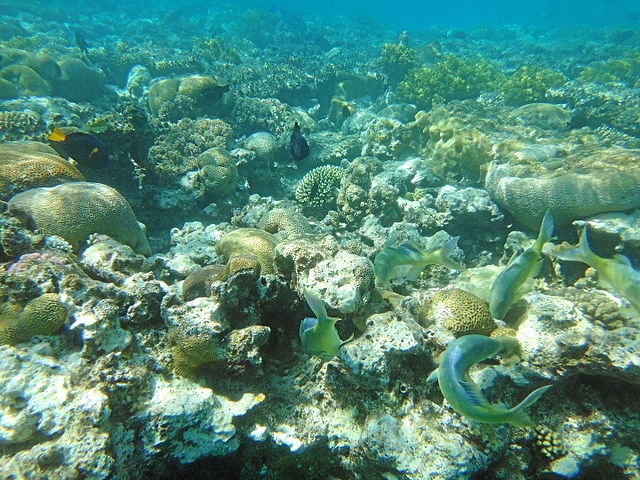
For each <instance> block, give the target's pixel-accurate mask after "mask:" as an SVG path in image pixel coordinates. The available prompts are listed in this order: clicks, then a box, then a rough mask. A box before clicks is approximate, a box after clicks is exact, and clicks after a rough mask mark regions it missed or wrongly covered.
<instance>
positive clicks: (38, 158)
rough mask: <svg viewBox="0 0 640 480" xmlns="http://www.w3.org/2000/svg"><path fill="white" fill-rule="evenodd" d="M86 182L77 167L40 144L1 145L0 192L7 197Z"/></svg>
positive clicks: (12, 143) (22, 142)
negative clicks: (69, 183)
mask: <svg viewBox="0 0 640 480" xmlns="http://www.w3.org/2000/svg"><path fill="white" fill-rule="evenodd" d="M77 180H84V177H83V176H82V174H81V173H80V172H79V171H78V169H77V168H76V167H74V166H73V165H71V164H70V163H69V162H67V161H66V160H65V159H64V158H62V157H60V155H58V154H57V153H56V151H55V150H54V149H53V148H51V147H50V146H48V145H46V144H44V143H40V142H27V141H21V142H9V143H5V144H2V145H0V191H1V192H2V196H3V197H5V196H8V195H11V194H14V193H18V192H21V191H23V190H27V189H29V188H33V187H47V186H52V185H57V184H59V183H63V182H72V181H77Z"/></svg>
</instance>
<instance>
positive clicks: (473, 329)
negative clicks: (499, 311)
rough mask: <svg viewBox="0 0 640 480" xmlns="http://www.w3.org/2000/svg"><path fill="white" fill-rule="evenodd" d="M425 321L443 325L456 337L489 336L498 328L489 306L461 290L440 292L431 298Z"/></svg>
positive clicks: (451, 289)
mask: <svg viewBox="0 0 640 480" xmlns="http://www.w3.org/2000/svg"><path fill="white" fill-rule="evenodd" d="M425 319H427V320H430V321H433V322H435V323H437V324H440V325H442V326H443V327H444V328H446V329H447V330H449V331H450V332H451V333H453V334H454V335H455V336H456V337H461V336H463V335H471V334H480V335H489V334H490V333H491V331H492V330H494V329H495V328H496V324H495V322H494V321H493V318H491V312H489V306H488V305H487V304H486V302H483V301H482V300H481V299H480V298H478V297H476V296H475V295H474V294H472V293H470V292H467V291H466V290H462V289H460V288H446V289H444V290H438V291H437V292H436V293H434V294H433V295H432V296H431V299H430V301H429V304H428V305H427V315H426V317H425Z"/></svg>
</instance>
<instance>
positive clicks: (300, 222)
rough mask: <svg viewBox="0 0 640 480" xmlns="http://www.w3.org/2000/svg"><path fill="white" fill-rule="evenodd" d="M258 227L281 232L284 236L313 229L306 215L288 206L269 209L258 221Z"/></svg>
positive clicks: (299, 233) (295, 234) (271, 231)
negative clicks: (287, 207)
mask: <svg viewBox="0 0 640 480" xmlns="http://www.w3.org/2000/svg"><path fill="white" fill-rule="evenodd" d="M258 227H259V228H261V229H263V230H266V231H267V232H269V233H281V234H282V236H284V237H289V236H297V235H302V234H303V233H309V232H310V231H311V225H309V221H308V220H307V219H306V218H305V216H304V215H302V214H301V213H298V212H296V211H294V210H290V209H286V208H274V209H273V210H269V211H268V212H267V213H266V214H265V215H263V216H262V218H261V219H260V221H259V222H258Z"/></svg>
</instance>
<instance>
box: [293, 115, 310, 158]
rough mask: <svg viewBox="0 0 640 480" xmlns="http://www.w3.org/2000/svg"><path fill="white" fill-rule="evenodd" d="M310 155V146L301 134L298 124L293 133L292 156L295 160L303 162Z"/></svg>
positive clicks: (294, 125) (295, 124)
mask: <svg viewBox="0 0 640 480" xmlns="http://www.w3.org/2000/svg"><path fill="white" fill-rule="evenodd" d="M307 155H309V144H308V143H307V141H306V140H305V139H304V137H303V136H302V133H301V132H300V125H299V124H298V122H296V123H294V124H293V132H291V156H292V157H293V159H294V160H296V161H298V160H302V159H303V158H305V157H306V156H307Z"/></svg>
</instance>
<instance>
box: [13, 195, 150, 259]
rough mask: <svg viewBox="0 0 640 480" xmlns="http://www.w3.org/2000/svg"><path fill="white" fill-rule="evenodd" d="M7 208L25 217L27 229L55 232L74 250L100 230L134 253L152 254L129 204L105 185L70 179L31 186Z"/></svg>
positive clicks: (45, 232)
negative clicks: (50, 185)
mask: <svg viewBox="0 0 640 480" xmlns="http://www.w3.org/2000/svg"><path fill="white" fill-rule="evenodd" d="M9 211H10V212H11V213H13V214H15V215H16V216H19V217H21V218H25V219H27V222H28V225H29V228H31V229H38V230H39V231H40V233H43V234H46V235H58V236H60V237H62V238H64V239H65V240H66V241H68V242H69V243H70V244H71V245H72V246H73V247H74V248H76V249H77V248H79V247H81V245H82V244H83V243H84V242H85V241H86V240H87V238H88V237H89V235H91V234H92V233H102V234H104V235H109V236H110V237H112V238H114V239H115V240H118V241H119V242H122V243H124V244H126V245H129V246H130V247H131V248H133V250H134V251H136V252H137V253H141V254H143V255H149V254H150V253H151V249H150V248H149V244H148V242H147V238H146V236H145V233H144V230H143V228H142V227H141V224H139V223H138V221H137V220H136V217H135V215H134V213H133V210H132V209H131V206H130V205H129V203H128V202H127V201H126V200H125V198H124V197H123V196H122V195H120V194H119V193H118V192H117V191H116V190H114V189H113V188H111V187H108V186H107V185H102V184H100V183H91V182H69V183H63V184H61V185H58V186H55V187H41V188H33V189H31V190H27V191H25V192H22V193H19V194H17V195H15V196H14V197H12V198H11V200H10V201H9Z"/></svg>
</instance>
